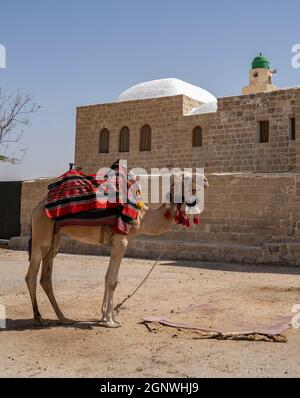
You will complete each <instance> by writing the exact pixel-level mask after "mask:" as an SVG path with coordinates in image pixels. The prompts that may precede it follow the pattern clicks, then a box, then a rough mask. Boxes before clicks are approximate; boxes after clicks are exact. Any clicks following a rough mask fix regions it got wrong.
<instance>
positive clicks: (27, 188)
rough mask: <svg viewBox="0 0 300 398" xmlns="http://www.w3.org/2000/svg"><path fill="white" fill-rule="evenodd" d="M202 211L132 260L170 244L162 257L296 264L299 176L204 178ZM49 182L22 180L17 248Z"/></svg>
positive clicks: (68, 245)
mask: <svg viewBox="0 0 300 398" xmlns="http://www.w3.org/2000/svg"><path fill="white" fill-rule="evenodd" d="M208 179H209V183H210V188H209V189H208V190H206V192H205V211H204V212H203V214H202V216H201V219H202V222H201V224H200V225H199V226H197V227H195V228H193V229H190V230H187V231H179V230H178V228H177V227H175V234H174V237H173V239H172V241H170V242H168V238H169V236H168V234H167V235H165V236H162V237H157V238H154V237H139V238H137V239H138V244H137V241H135V242H133V243H132V244H131V246H130V248H129V251H128V254H129V255H132V256H140V257H148V258H149V257H150V258H153V257H155V256H157V255H158V254H159V253H160V250H161V249H162V248H163V247H165V246H166V245H168V250H167V253H166V254H165V258H172V259H186V260H189V259H194V260H197V259H198V260H205V261H228V262H245V263H280V264H290V265H298V266H299V265H300V189H299V182H297V181H298V180H299V175H298V174H295V173H278V174H275V173H274V174H268V173H266V174H223V175H208ZM50 181H51V180H35V181H29V182H25V183H24V184H23V188H22V211H21V217H22V220H21V223H22V236H23V237H24V239H23V240H22V239H19V240H18V238H17V239H13V240H12V247H20V246H18V245H20V244H21V243H22V242H23V244H24V245H23V247H25V243H24V242H25V240H26V239H25V237H26V236H28V234H29V231H30V214H31V211H32V209H33V207H34V206H35V205H36V204H37V203H38V202H39V201H40V200H41V199H42V198H43V196H44V194H45V192H46V187H47V185H48V184H49V182H50ZM62 249H63V250H64V251H70V252H79V253H91V254H101V253H107V252H108V249H107V248H103V247H102V248H101V247H99V248H97V247H92V246H88V245H82V244H78V243H76V242H74V241H68V240H63V242H62Z"/></svg>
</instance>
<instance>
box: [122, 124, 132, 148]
mask: <svg viewBox="0 0 300 398" xmlns="http://www.w3.org/2000/svg"><path fill="white" fill-rule="evenodd" d="M129 144H130V132H129V128H128V127H127V126H124V127H122V128H121V130H120V141H119V152H129Z"/></svg>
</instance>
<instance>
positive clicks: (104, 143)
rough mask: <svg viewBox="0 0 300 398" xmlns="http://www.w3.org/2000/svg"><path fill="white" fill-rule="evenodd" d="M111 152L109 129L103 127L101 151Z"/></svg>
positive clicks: (100, 143) (100, 142)
mask: <svg viewBox="0 0 300 398" xmlns="http://www.w3.org/2000/svg"><path fill="white" fill-rule="evenodd" d="M108 152H109V131H108V129H102V130H101V132H100V141H99V153H108Z"/></svg>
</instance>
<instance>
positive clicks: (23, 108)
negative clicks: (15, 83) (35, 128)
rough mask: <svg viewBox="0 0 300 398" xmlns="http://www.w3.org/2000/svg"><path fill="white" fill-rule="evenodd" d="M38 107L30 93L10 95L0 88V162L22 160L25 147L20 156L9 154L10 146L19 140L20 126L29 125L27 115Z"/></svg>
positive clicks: (20, 136) (21, 132)
mask: <svg viewBox="0 0 300 398" xmlns="http://www.w3.org/2000/svg"><path fill="white" fill-rule="evenodd" d="M39 108H40V107H39V106H38V105H36V104H35V103H34V102H33V98H32V96H31V95H28V94H27V95H21V94H20V93H17V94H15V95H11V94H7V92H6V91H3V90H2V89H1V88H0V162H9V163H12V164H19V163H21V162H22V160H23V159H24V155H25V149H21V150H20V156H18V157H16V156H14V154H13V153H11V154H9V151H10V146H11V144H13V143H16V142H19V141H20V140H21V138H22V134H23V130H22V127H23V128H24V127H28V126H30V119H29V116H30V115H31V114H32V113H34V112H36V111H37V110H38V109H39ZM19 128H21V130H19Z"/></svg>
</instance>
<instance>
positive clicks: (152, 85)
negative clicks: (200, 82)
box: [117, 78, 217, 104]
mask: <svg viewBox="0 0 300 398" xmlns="http://www.w3.org/2000/svg"><path fill="white" fill-rule="evenodd" d="M181 94H184V95H186V96H187V97H191V98H193V99H195V100H197V101H199V102H202V103H203V104H206V103H207V102H216V101H217V99H216V97H215V96H214V95H212V94H211V93H209V92H208V91H206V90H204V89H203V88H200V87H197V86H194V85H193V84H189V83H186V82H184V81H182V80H179V79H175V78H170V79H159V80H151V81H149V82H145V83H140V84H137V85H136V86H133V87H130V88H129V89H128V90H125V91H123V92H122V93H121V94H120V95H119V97H118V99H117V101H132V100H141V99H149V98H158V97H170V96H172V95H181Z"/></svg>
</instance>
